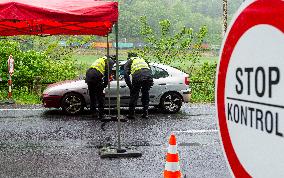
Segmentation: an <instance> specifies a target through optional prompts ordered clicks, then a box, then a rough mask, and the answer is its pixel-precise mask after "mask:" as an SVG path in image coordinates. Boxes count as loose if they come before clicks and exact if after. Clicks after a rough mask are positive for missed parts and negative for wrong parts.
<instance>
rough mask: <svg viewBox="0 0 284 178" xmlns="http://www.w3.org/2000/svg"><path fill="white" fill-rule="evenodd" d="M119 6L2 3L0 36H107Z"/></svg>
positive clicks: (80, 1)
mask: <svg viewBox="0 0 284 178" xmlns="http://www.w3.org/2000/svg"><path fill="white" fill-rule="evenodd" d="M117 21H118V3H117V2H106V1H94V0H0V35H1V36H13V35H41V34H43V35H45V34H49V35H99V36H106V35H107V34H108V33H110V32H111V29H112V26H113V24H115V23H116V22H117Z"/></svg>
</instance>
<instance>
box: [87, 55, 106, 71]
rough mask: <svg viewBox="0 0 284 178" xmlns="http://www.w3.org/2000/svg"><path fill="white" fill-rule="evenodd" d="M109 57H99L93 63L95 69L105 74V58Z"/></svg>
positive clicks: (92, 66)
mask: <svg viewBox="0 0 284 178" xmlns="http://www.w3.org/2000/svg"><path fill="white" fill-rule="evenodd" d="M106 59H107V58H106V57H101V58H99V59H97V60H96V61H95V62H94V63H93V64H92V65H91V68H93V69H97V71H99V72H100V73H101V74H103V75H104V73H105V68H106V63H105V60H106Z"/></svg>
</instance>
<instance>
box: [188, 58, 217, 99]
mask: <svg viewBox="0 0 284 178" xmlns="http://www.w3.org/2000/svg"><path fill="white" fill-rule="evenodd" d="M216 67H217V63H216V62H215V63H213V64H212V63H208V62H205V63H204V64H203V65H201V66H200V67H196V68H195V69H194V70H193V72H192V74H191V76H190V81H191V89H192V102H214V101H215V75H216Z"/></svg>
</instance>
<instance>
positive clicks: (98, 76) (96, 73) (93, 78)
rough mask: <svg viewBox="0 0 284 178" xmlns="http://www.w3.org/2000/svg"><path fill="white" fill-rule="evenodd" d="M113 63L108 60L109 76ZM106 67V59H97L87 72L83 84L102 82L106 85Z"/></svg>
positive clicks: (107, 77)
mask: <svg viewBox="0 0 284 178" xmlns="http://www.w3.org/2000/svg"><path fill="white" fill-rule="evenodd" d="M113 65H114V61H113V60H112V59H110V58H109V69H110V71H109V74H110V75H111V70H112V68H113ZM108 79H109V76H108V65H107V57H101V58H99V59H97V60H96V61H95V62H94V63H93V64H92V65H91V67H90V68H89V69H88V70H87V73H86V79H85V82H86V83H88V82H102V81H103V82H104V84H105V85H106V84H107V83H108Z"/></svg>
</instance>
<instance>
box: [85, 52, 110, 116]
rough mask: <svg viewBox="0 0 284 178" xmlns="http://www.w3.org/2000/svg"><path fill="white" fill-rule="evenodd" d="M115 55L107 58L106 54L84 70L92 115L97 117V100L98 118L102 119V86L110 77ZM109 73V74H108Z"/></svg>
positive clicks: (103, 100) (104, 85) (104, 86)
mask: <svg viewBox="0 0 284 178" xmlns="http://www.w3.org/2000/svg"><path fill="white" fill-rule="evenodd" d="M115 58H116V56H115V55H114V56H110V57H109V59H107V56H104V57H101V58H98V59H97V60H96V61H95V62H94V63H93V64H92V65H91V67H90V68H89V69H88V70H87V72H86V79H85V82H86V83H87V84H88V90H89V95H90V101H91V111H92V114H93V116H95V117H97V110H96V105H97V102H98V110H99V115H98V116H99V119H100V120H101V119H103V117H104V104H105V97H104V93H103V91H104V88H106V87H107V85H108V80H109V78H110V76H109V75H110V74H111V69H112V67H113V65H114V60H115ZM108 60H109V69H110V71H109V72H108V63H107V62H108ZM108 74H109V75H108Z"/></svg>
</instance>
